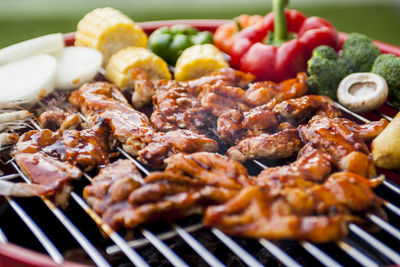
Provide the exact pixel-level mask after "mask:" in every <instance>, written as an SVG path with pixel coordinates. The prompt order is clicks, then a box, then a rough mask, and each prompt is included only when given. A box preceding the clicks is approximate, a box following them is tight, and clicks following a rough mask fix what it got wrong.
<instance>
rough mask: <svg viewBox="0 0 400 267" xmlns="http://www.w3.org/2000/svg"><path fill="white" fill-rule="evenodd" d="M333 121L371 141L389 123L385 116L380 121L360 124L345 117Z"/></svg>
mask: <svg viewBox="0 0 400 267" xmlns="http://www.w3.org/2000/svg"><path fill="white" fill-rule="evenodd" d="M333 121H334V122H335V123H338V124H341V125H344V126H345V127H346V128H347V129H348V130H349V131H352V132H354V133H357V135H358V136H360V137H361V138H362V139H364V140H365V141H370V140H372V139H374V138H375V137H377V136H378V135H379V134H380V133H381V132H382V131H383V130H384V129H385V128H386V126H387V125H388V124H389V122H388V121H387V120H386V119H383V118H382V119H380V120H379V121H371V122H369V123H366V124H358V123H356V122H354V121H351V120H348V119H345V118H335V119H333Z"/></svg>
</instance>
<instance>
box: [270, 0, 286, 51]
mask: <svg viewBox="0 0 400 267" xmlns="http://www.w3.org/2000/svg"><path fill="white" fill-rule="evenodd" d="M288 3H289V1H288V0H272V10H273V11H274V41H273V42H274V45H276V46H279V45H281V44H282V43H284V42H286V41H287V40H288V29H287V24H286V15H285V6H286V5H287V4H288Z"/></svg>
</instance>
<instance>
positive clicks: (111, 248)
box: [106, 223, 203, 255]
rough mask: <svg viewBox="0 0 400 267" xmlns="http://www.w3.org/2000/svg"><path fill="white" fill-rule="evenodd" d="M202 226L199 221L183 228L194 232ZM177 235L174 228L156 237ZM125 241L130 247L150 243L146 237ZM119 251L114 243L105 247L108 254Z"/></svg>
mask: <svg viewBox="0 0 400 267" xmlns="http://www.w3.org/2000/svg"><path fill="white" fill-rule="evenodd" d="M202 228H203V225H202V224H201V223H196V224H192V225H190V226H186V227H184V228H183V229H184V230H185V231H186V232H189V233H191V232H195V231H197V230H200V229H202ZM177 235H178V233H177V232H176V231H175V230H170V231H166V232H163V233H160V234H157V237H158V238H159V239H160V240H163V241H164V240H168V239H171V238H174V237H176V236H177ZM127 243H128V245H129V246H130V247H131V248H141V247H144V246H146V245H149V244H150V242H149V241H148V240H147V239H146V238H135V239H133V240H131V241H127ZM119 252H121V249H120V248H118V246H116V245H111V246H108V247H107V248H106V253H107V254H109V255H114V254H116V253H119Z"/></svg>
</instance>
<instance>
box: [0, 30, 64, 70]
mask: <svg viewBox="0 0 400 267" xmlns="http://www.w3.org/2000/svg"><path fill="white" fill-rule="evenodd" d="M63 48H64V38H63V35H62V34H61V33H55V34H49V35H44V36H40V37H37V38H34V39H30V40H27V41H24V42H21V43H17V44H14V45H11V46H8V47H5V48H3V49H0V65H4V64H7V63H10V62H12V61H16V60H19V59H23V58H26V57H30V56H34V55H38V54H49V53H57V52H59V51H61V50H62V49H63Z"/></svg>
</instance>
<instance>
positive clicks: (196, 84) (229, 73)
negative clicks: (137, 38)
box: [132, 68, 255, 108]
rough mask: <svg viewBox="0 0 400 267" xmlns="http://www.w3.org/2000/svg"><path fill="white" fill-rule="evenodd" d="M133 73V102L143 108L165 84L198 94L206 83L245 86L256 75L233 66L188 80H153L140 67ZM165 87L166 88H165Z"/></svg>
mask: <svg viewBox="0 0 400 267" xmlns="http://www.w3.org/2000/svg"><path fill="white" fill-rule="evenodd" d="M132 75H133V77H134V79H135V84H134V87H135V91H134V92H133V94H132V104H133V106H134V107H136V108H141V107H143V106H145V105H147V104H149V103H150V102H151V99H152V96H153V95H154V94H156V91H157V90H159V89H163V90H165V84H167V85H168V87H170V86H171V85H173V86H176V87H178V88H179V87H184V88H186V92H187V93H188V94H189V95H191V96H196V95H197V94H199V93H200V91H201V90H202V87H203V86H204V85H219V86H238V87H241V88H245V87H247V86H248V84H249V83H250V82H252V81H253V80H254V79H255V77H254V76H253V75H251V74H247V73H244V72H241V71H238V70H234V69H231V68H224V69H220V70H217V71H215V72H212V73H210V74H208V75H205V76H203V77H200V78H198V79H194V80H190V81H187V82H176V81H167V80H159V81H151V80H150V78H149V76H148V75H147V74H146V73H145V72H144V71H142V70H140V69H134V70H133V72H132ZM163 87H164V88H163Z"/></svg>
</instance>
